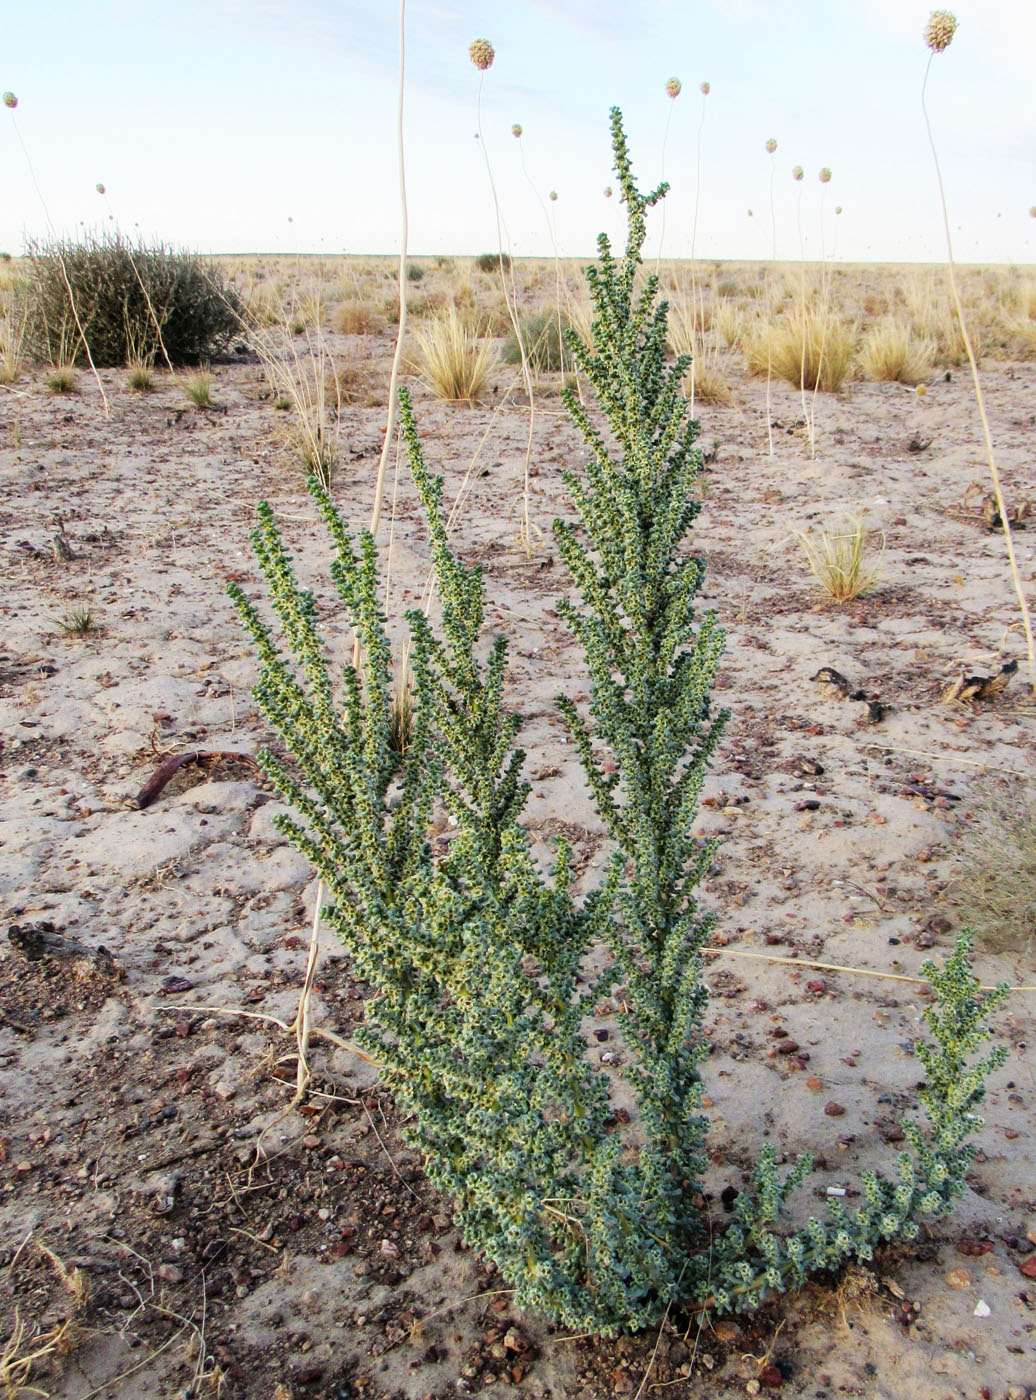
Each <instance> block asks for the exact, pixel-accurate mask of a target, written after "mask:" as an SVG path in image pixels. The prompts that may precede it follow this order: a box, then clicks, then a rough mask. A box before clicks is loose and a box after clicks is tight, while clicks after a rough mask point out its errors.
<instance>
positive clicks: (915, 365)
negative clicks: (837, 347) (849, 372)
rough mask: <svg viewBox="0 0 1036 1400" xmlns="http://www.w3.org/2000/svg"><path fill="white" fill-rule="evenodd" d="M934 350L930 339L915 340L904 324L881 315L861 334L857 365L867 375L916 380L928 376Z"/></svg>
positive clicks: (888, 379)
mask: <svg viewBox="0 0 1036 1400" xmlns="http://www.w3.org/2000/svg"><path fill="white" fill-rule="evenodd" d="M934 353H935V347H934V345H933V344H932V342H931V341H930V340H919V339H918V338H917V336H915V335H914V333H913V331H912V330H911V328H910V326H909V325H908V324H906V323H905V322H903V321H898V320H896V318H895V317H892V316H884V317H882V318H881V320H879V321H876V322H875V323H874V325H873V326H869V327H868V328H867V331H866V333H865V334H864V338H863V344H862V346H861V347H860V368H861V369H862V370H863V372H864V374H865V375H866V376H867V378H868V379H875V380H881V381H886V382H889V383H891V382H897V381H898V382H899V383H901V384H918V383H920V381H921V380H923V379H926V378H927V377H928V374H929V372H930V370H931V367H932V359H933V356H934Z"/></svg>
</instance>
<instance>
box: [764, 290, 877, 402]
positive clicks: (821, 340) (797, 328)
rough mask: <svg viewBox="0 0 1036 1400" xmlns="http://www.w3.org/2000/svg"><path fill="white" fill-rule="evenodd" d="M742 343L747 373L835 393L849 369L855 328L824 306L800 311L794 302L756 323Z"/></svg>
mask: <svg viewBox="0 0 1036 1400" xmlns="http://www.w3.org/2000/svg"><path fill="white" fill-rule="evenodd" d="M743 344H744V352H745V360H746V362H747V364H748V369H749V373H751V374H758V375H766V374H772V375H774V376H776V378H778V379H784V380H786V381H787V383H789V384H793V385H794V386H795V388H797V389H800V388H801V389H807V390H814V389H820V390H823V391H824V392H825V393H835V392H836V391H837V390H838V389H840V388H841V387H842V385H843V384H844V382H845V380H846V377H847V376H848V374H849V371H850V370H851V369H852V365H853V359H854V357H855V354H856V326H855V325H852V324H849V323H848V322H846V321H844V320H843V319H842V318H841V317H839V316H837V315H835V313H834V312H832V311H831V310H829V309H828V308H827V307H825V306H807V308H806V309H805V311H803V309H802V307H801V305H799V306H796V307H794V308H793V309H792V310H791V311H789V312H787V313H786V314H784V315H781V316H778V317H777V318H776V319H775V320H773V321H762V320H761V321H759V322H758V323H757V324H756V326H755V327H754V328H753V329H752V332H751V334H750V335H748V336H746V338H745V340H744V342H743Z"/></svg>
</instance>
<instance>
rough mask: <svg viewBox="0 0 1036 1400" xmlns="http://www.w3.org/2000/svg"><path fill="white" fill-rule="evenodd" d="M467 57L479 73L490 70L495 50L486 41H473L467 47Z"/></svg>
mask: <svg viewBox="0 0 1036 1400" xmlns="http://www.w3.org/2000/svg"><path fill="white" fill-rule="evenodd" d="M468 56H469V58H470V59H471V61H472V63H473V64H474V65H475V67H476V68H477V69H478V71H479V72H480V73H484V72H485V71H486V69H487V68H492V66H493V59H494V58H496V50H495V49H494V48H493V45H492V44H491V43H490V42H489V40H488V39H475V40H474V41H473V42H472V43H471V44H470V45H469V46H468Z"/></svg>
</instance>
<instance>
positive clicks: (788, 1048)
mask: <svg viewBox="0 0 1036 1400" xmlns="http://www.w3.org/2000/svg"><path fill="white" fill-rule="evenodd" d="M798 1048H799V1042H798V1041H797V1040H782V1041H781V1043H780V1045H778V1047H777V1053H778V1054H780V1055H794V1054H795V1051H796V1050H797V1049H798Z"/></svg>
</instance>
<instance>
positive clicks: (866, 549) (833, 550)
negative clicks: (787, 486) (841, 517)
mask: <svg viewBox="0 0 1036 1400" xmlns="http://www.w3.org/2000/svg"><path fill="white" fill-rule="evenodd" d="M798 540H799V543H800V544H801V545H802V549H803V551H804V553H805V555H806V560H807V563H808V565H809V571H810V573H811V574H812V575H813V577H814V578H815V579H816V581H817V583H819V584H820V587H821V588H822V589H823V590H824V592H825V593H826V594H827V595H828V597H830V598H833V599H834V600H835V601H836V602H839V603H846V602H849V601H850V600H851V599H853V598H860V597H862V596H863V595H864V594H865V593H870V592H871V591H872V590H873V589H874V587H875V586H876V584H877V583H878V579H879V576H880V570H879V564H880V559H881V555H882V554H883V553H884V552H885V542H884V539H883V540H882V543H881V549H880V550H879V551H878V556H877V558H875V557H874V553H873V551H872V550H871V547H870V545H869V544H868V542H867V532H866V530H865V528H864V525H863V521H862V520H850V521H847V522H846V523H845V524H844V525H843V526H841V528H840V529H837V530H820V531H818V532H816V533H814V532H813V531H809V532H807V533H804V534H800V535H799V536H798Z"/></svg>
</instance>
